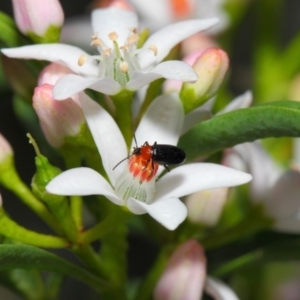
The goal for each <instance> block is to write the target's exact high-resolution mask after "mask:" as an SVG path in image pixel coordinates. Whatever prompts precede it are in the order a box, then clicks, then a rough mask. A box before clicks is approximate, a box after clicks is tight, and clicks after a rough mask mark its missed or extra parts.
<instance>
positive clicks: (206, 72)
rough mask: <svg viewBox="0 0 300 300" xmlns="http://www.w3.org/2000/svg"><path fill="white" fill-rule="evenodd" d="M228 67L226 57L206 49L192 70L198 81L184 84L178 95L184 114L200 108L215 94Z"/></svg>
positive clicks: (219, 51) (215, 50)
mask: <svg viewBox="0 0 300 300" xmlns="http://www.w3.org/2000/svg"><path fill="white" fill-rule="evenodd" d="M228 65H229V59H228V55H227V54H226V52H224V51H223V50H221V49H218V48H208V49H206V50H205V51H204V52H203V53H202V54H201V55H200V56H199V57H198V58H197V60H196V61H195V63H194V65H193V69H194V70H195V71H196V73H197V74H198V76H199V79H198V80H197V81H196V82H195V83H184V84H183V88H182V90H181V93H180V97H181V100H182V102H183V105H184V109H185V112H186V113H188V112H190V111H192V110H194V109H195V108H197V107H199V106H201V105H202V104H203V103H205V102H206V101H207V100H208V99H210V98H211V97H212V96H214V95H215V94H216V92H217V90H218V89H219V87H220V85H221V84H222V82H223V80H224V77H225V75H226V72H227V70H228Z"/></svg>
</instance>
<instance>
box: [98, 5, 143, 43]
mask: <svg viewBox="0 0 300 300" xmlns="http://www.w3.org/2000/svg"><path fill="white" fill-rule="evenodd" d="M92 27H93V30H94V33H97V34H98V36H99V38H100V39H101V40H102V41H103V42H104V43H105V44H106V45H107V46H110V47H111V46H112V40H111V39H110V38H109V37H108V35H109V34H110V33H112V32H116V33H117V35H118V39H117V42H118V44H119V46H123V45H124V44H126V42H127V38H128V36H129V35H130V33H131V31H130V29H132V28H137V27H138V20H137V16H136V14H135V13H134V12H132V11H128V10H123V9H118V8H114V7H110V8H106V9H95V10H93V12H92Z"/></svg>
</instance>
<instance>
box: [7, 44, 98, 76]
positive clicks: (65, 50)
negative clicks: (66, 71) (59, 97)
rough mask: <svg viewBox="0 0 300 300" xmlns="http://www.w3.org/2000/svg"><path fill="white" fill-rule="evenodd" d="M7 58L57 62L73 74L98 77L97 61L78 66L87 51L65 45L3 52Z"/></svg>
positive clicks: (36, 46)
mask: <svg viewBox="0 0 300 300" xmlns="http://www.w3.org/2000/svg"><path fill="white" fill-rule="evenodd" d="M1 51H2V52H3V53H4V54H5V55H6V56H8V57H13V58H24V59H37V60H47V61H51V62H57V63H59V64H62V65H64V66H67V67H69V68H70V69H71V70H72V71H73V72H75V73H77V74H81V75H87V76H97V74H98V65H97V64H96V61H95V60H87V61H86V62H85V64H84V65H83V66H79V65H78V58H79V57H80V55H82V54H84V55H86V56H89V54H87V53H86V52H85V51H83V50H82V49H80V48H77V47H75V46H70V45H65V44H40V45H31V46H23V47H18V48H9V49H2V50H1Z"/></svg>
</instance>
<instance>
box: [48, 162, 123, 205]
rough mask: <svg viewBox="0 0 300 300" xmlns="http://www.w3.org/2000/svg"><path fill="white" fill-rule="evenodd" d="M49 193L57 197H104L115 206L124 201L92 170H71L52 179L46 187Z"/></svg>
mask: <svg viewBox="0 0 300 300" xmlns="http://www.w3.org/2000/svg"><path fill="white" fill-rule="evenodd" d="M46 190H47V192H49V193H51V194H57V195H65V196H72V195H80V196H86V195H104V196H106V197H107V198H108V199H109V200H110V201H112V202H113V203H115V204H118V205H122V201H121V200H120V199H119V198H118V197H117V196H116V195H115V193H114V191H113V189H112V188H111V186H110V185H109V183H108V182H107V181H106V180H105V179H104V178H103V177H102V176H101V175H100V174H99V173H98V172H96V171H95V170H93V169H90V168H84V167H82V168H76V169H70V170H68V171H65V172H63V173H61V174H60V175H58V176H56V177H55V178H54V179H52V180H51V181H50V182H49V183H48V185H47V186H46Z"/></svg>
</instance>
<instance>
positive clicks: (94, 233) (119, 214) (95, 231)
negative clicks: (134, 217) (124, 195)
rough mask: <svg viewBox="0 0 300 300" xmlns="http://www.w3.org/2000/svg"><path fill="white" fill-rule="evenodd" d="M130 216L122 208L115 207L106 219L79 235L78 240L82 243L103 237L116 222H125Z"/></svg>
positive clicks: (112, 228) (113, 227)
mask: <svg viewBox="0 0 300 300" xmlns="http://www.w3.org/2000/svg"><path fill="white" fill-rule="evenodd" d="M130 216H131V214H130V213H129V212H124V211H123V210H122V209H116V210H115V211H114V212H113V213H112V214H110V215H109V216H108V217H106V219H104V220H103V221H101V222H100V223H98V224H97V225H95V226H94V227H92V228H90V229H89V230H87V231H85V232H83V233H82V234H81V237H80V242H81V243H83V244H89V243H92V242H93V241H96V240H98V239H101V238H103V237H104V236H106V235H107V234H109V233H110V232H112V231H113V230H114V229H115V226H116V224H120V223H121V224H122V223H125V221H126V220H127V219H128V218H129V217H130Z"/></svg>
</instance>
